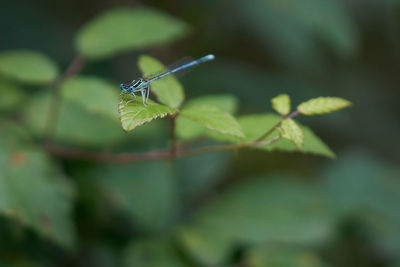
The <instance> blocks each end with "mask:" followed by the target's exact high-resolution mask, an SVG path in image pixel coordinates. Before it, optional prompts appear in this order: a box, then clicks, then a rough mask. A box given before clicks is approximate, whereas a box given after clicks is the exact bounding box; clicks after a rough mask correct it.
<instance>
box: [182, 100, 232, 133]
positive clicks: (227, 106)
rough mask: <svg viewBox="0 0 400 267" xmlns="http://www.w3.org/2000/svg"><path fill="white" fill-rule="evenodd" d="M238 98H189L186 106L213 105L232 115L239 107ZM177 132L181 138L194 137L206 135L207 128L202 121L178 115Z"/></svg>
mask: <svg viewBox="0 0 400 267" xmlns="http://www.w3.org/2000/svg"><path fill="white" fill-rule="evenodd" d="M238 102H239V101H238V99H237V97H236V96H234V95H229V94H224V95H208V96H202V97H198V98H195V99H191V100H189V101H188V102H187V103H186V104H185V108H186V107H196V106H212V107H216V108H218V109H219V110H221V111H224V112H227V113H229V114H231V115H233V114H235V113H236V111H237V109H238ZM176 134H177V136H178V137H179V138H181V139H186V140H188V139H194V138H196V137H199V136H202V135H206V134H207V129H206V128H205V127H204V126H202V125H201V124H200V123H198V122H195V121H192V120H190V119H187V118H185V117H181V116H178V118H177V120H176Z"/></svg>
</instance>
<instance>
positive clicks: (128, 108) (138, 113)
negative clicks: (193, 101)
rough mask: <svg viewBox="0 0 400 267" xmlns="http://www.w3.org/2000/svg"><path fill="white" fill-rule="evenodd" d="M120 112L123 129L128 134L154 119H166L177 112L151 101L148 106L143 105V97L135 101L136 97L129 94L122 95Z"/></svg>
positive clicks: (119, 106)
mask: <svg viewBox="0 0 400 267" xmlns="http://www.w3.org/2000/svg"><path fill="white" fill-rule="evenodd" d="M118 110H119V116H120V120H121V125H122V129H124V131H126V132H130V131H132V130H134V129H135V128H136V127H138V126H141V125H143V124H145V123H148V122H150V121H152V120H154V119H157V118H164V117H165V116H167V115H173V114H175V113H176V112H177V110H176V109H174V108H172V107H168V106H164V105H160V104H157V103H154V102H153V101H151V100H149V101H148V103H147V104H146V105H143V103H142V98H141V97H138V98H137V99H135V98H134V96H132V95H129V94H122V95H121V102H120V103H119V105H118Z"/></svg>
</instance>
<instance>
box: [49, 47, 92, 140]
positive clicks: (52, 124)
mask: <svg viewBox="0 0 400 267" xmlns="http://www.w3.org/2000/svg"><path fill="white" fill-rule="evenodd" d="M84 65H85V59H84V58H83V57H82V56H81V55H77V56H76V57H75V58H74V59H73V60H72V62H71V63H70V65H69V66H68V67H67V69H66V70H65V71H64V73H63V74H62V75H61V76H60V77H59V78H58V79H57V80H56V81H55V82H54V84H53V87H52V95H51V98H50V106H49V112H48V115H47V120H46V124H45V128H44V129H45V130H44V136H45V137H44V142H45V143H50V142H51V141H52V139H53V137H54V134H55V129H56V125H57V120H58V117H59V113H60V105H61V100H62V99H61V98H62V97H61V92H60V87H61V84H62V83H63V82H64V81H65V80H66V79H68V78H70V77H72V76H74V75H76V74H78V73H79V72H80V71H81V70H82V68H83V66H84Z"/></svg>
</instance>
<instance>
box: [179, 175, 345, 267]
mask: <svg viewBox="0 0 400 267" xmlns="http://www.w3.org/2000/svg"><path fill="white" fill-rule="evenodd" d="M285 178H287V177H279V180H277V179H273V177H268V178H267V177H265V178H257V179H251V180H249V181H246V182H241V183H238V184H236V185H234V186H233V187H231V188H229V189H228V190H226V191H225V192H224V193H223V194H222V195H220V196H219V198H218V200H216V201H215V202H214V203H209V205H208V206H207V207H205V208H204V209H202V210H200V211H199V213H198V214H197V216H196V218H195V220H194V225H193V226H190V228H188V229H189V230H186V231H189V232H183V234H181V236H180V238H181V242H183V243H184V244H185V248H186V249H188V253H190V254H191V255H192V257H195V258H197V259H198V260H199V261H200V262H201V263H202V264H203V265H216V266H221V265H223V263H224V262H223V261H224V259H226V258H227V254H228V253H229V251H230V249H229V247H230V248H232V247H233V246H234V245H235V244H259V243H267V242H283V243H302V244H313V243H318V242H321V241H322V240H325V239H326V238H328V237H329V236H330V235H331V234H332V233H333V230H334V225H335V221H336V220H337V218H338V212H337V210H336V209H335V208H333V207H332V205H331V204H330V203H329V201H327V200H326V199H325V198H324V196H323V194H321V193H320V192H318V190H317V189H316V188H313V187H309V186H305V185H303V184H300V183H298V182H294V181H290V180H289V181H288V180H285ZM282 195H283V196H285V198H284V199H282V198H281V196H282ZM317 203H318V204H317ZM207 232H208V233H213V234H209V235H207V234H206V233H207ZM205 244H208V245H210V244H214V245H213V246H212V248H211V249H207V248H206V247H205Z"/></svg>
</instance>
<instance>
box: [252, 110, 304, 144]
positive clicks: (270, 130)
mask: <svg viewBox="0 0 400 267" xmlns="http://www.w3.org/2000/svg"><path fill="white" fill-rule="evenodd" d="M298 115H300V111H298V110H296V111H294V112H292V113H291V114H289V115H287V116H286V117H282V119H281V120H280V121H279V122H278V123H277V124H275V125H274V126H272V128H271V129H269V130H268V131H267V132H266V133H265V134H263V135H261V136H260V137H259V138H257V139H256V140H255V141H257V142H260V141H262V140H264V139H265V138H267V137H268V136H269V135H270V134H272V133H273V132H274V131H275V130H276V128H278V127H279V126H281V124H282V121H284V120H285V119H290V118H293V117H296V116H298Z"/></svg>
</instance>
